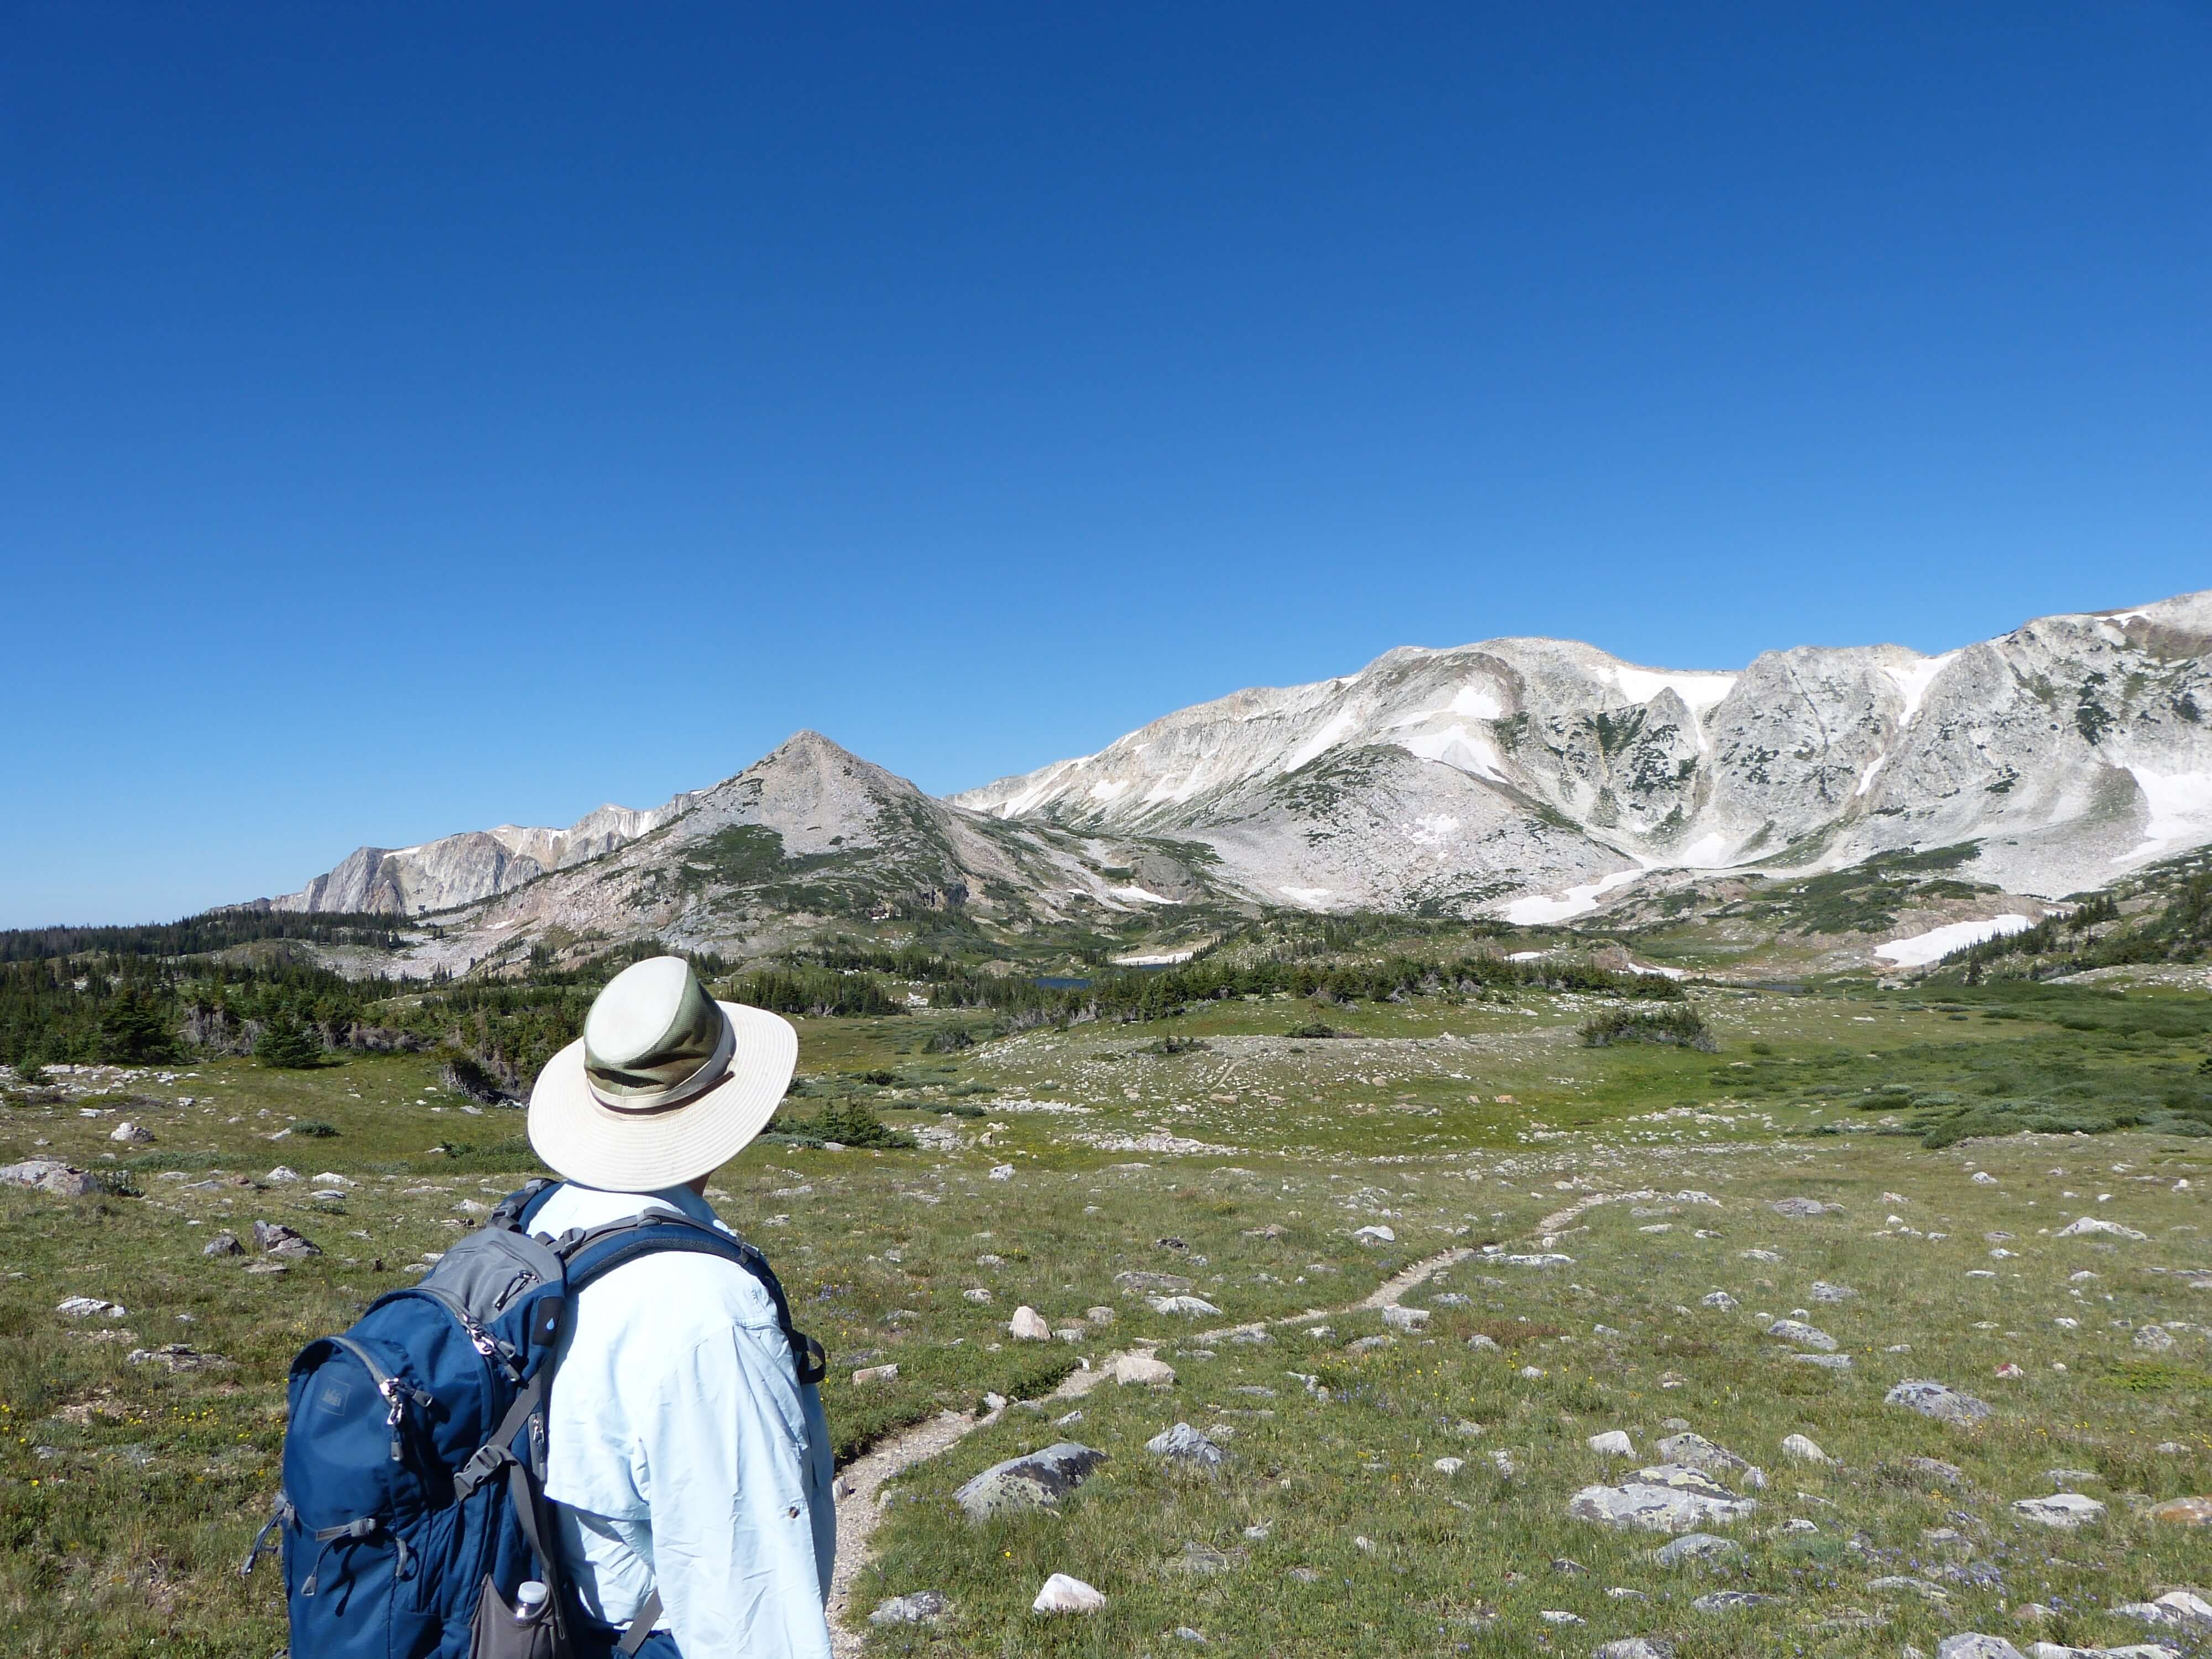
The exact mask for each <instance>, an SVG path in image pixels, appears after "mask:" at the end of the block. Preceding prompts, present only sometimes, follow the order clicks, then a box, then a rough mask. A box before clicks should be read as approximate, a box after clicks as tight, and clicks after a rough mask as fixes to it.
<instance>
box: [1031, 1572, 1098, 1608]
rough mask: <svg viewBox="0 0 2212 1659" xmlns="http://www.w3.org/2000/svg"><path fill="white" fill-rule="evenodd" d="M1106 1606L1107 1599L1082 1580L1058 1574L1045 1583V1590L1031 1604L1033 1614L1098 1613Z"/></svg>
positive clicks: (1039, 1592) (1038, 1593) (1061, 1573)
mask: <svg viewBox="0 0 2212 1659" xmlns="http://www.w3.org/2000/svg"><path fill="white" fill-rule="evenodd" d="M1105 1605H1106V1598H1105V1597H1104V1596H1103V1595H1101V1594H1099V1592H1098V1591H1097V1590H1095V1589H1091V1586H1090V1585H1088V1584H1086V1583H1084V1582H1083V1581H1082V1580H1081V1579H1080V1578H1071V1577H1068V1576H1067V1575H1066V1573H1064V1572H1056V1573H1054V1574H1053V1576H1052V1577H1049V1578H1048V1579H1046V1580H1045V1581H1044V1588H1043V1589H1041V1590H1039V1591H1038V1592H1037V1594H1036V1601H1032V1602H1030V1612H1031V1613H1096V1612H1097V1611H1098V1609H1099V1608H1101V1607H1104V1606H1105Z"/></svg>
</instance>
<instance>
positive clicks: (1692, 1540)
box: [1651, 1532, 1743, 1567]
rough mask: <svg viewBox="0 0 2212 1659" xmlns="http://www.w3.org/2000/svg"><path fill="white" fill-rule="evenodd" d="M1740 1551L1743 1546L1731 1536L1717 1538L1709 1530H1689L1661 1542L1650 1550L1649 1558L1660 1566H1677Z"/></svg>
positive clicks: (1741, 1551)
mask: <svg viewBox="0 0 2212 1659" xmlns="http://www.w3.org/2000/svg"><path fill="white" fill-rule="evenodd" d="M1742 1553H1743V1546H1742V1545H1741V1544H1739V1543H1737V1542H1736V1541H1735V1540H1734V1539H1733V1538H1719V1537H1716V1536H1715V1535H1714V1534H1711V1533H1709V1532H1690V1533H1684V1534H1682V1535H1681V1536H1680V1538H1677V1539H1674V1540H1673V1541H1671V1542H1668V1543H1665V1544H1662V1545H1661V1546H1660V1547H1658V1548H1657V1549H1656V1550H1654V1551H1652V1552H1651V1559H1653V1560H1654V1561H1656V1562H1657V1563H1658V1564H1659V1565H1661V1566H1662V1567H1679V1566H1680V1565H1682V1564H1683V1563H1684V1562H1686V1561H1714V1560H1717V1559H1720V1558H1721V1557H1723V1556H1724V1555H1741V1554H1742Z"/></svg>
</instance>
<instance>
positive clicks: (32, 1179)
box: [0, 1158, 100, 1198]
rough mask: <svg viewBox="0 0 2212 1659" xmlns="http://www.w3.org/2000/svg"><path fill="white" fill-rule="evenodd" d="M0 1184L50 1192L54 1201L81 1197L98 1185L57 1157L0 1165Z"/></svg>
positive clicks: (90, 1177) (97, 1189)
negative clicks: (55, 1198) (5, 1183)
mask: <svg viewBox="0 0 2212 1659" xmlns="http://www.w3.org/2000/svg"><path fill="white" fill-rule="evenodd" d="M0 1182H7V1183H8V1185H9V1186H11V1187H28V1188H32V1189H33V1190H34V1191H36V1192H41V1193H52V1194H53V1195H54V1196H55V1197H57V1198H84V1197H87V1196H88V1195H89V1194H94V1193H96V1192H98V1191H99V1190H100V1182H98V1181H97V1180H96V1179H94V1177H93V1176H89V1175H87V1174H86V1173H85V1172H84V1171H83V1170H73V1169H71V1168H70V1166H69V1165H68V1164H64V1163H62V1162H61V1161H60V1160H59V1159H58V1158H32V1159H30V1160H29V1161H27V1162H26V1163H22V1164H5V1165H0Z"/></svg>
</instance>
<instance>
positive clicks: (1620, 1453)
mask: <svg viewBox="0 0 2212 1659" xmlns="http://www.w3.org/2000/svg"><path fill="white" fill-rule="evenodd" d="M1583 1444H1584V1445H1586V1446H1588V1447H1589V1449H1591V1450H1592V1451H1594V1452H1595V1453H1597V1454H1598V1455H1599V1456H1601V1457H1633V1456H1635V1455H1636V1443H1635V1442H1633V1441H1632V1440H1631V1439H1630V1438H1629V1437H1628V1435H1627V1433H1626V1431H1624V1430H1621V1429H1607V1431H1605V1432H1604V1433H1603V1434H1594V1435H1592V1436H1590V1437H1589V1439H1588V1440H1586V1441H1584V1442H1583Z"/></svg>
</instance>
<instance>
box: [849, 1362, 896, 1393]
mask: <svg viewBox="0 0 2212 1659" xmlns="http://www.w3.org/2000/svg"><path fill="white" fill-rule="evenodd" d="M897 1381H898V1367H897V1366H896V1365H863V1366H861V1367H860V1370H856V1371H854V1373H853V1386H854V1387H855V1388H865V1387H866V1386H867V1385H868V1384H869V1383H896V1382H897Z"/></svg>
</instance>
